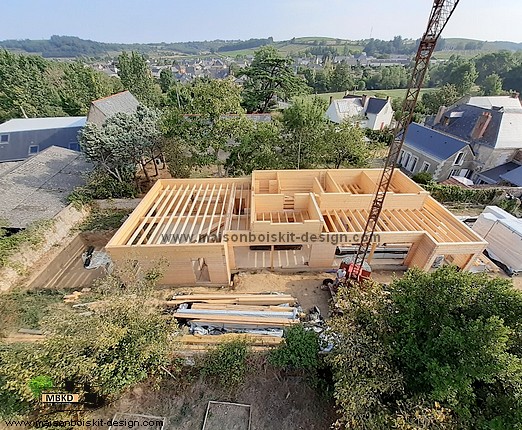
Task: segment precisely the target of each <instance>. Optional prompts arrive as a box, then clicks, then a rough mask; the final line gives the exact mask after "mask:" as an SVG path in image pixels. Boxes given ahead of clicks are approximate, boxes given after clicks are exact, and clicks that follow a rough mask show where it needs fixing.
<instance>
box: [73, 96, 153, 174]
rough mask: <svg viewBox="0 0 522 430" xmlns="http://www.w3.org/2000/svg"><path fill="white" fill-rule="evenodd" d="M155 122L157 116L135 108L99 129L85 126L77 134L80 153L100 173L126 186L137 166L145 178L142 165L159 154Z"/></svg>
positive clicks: (144, 108) (89, 124) (115, 116)
mask: <svg viewBox="0 0 522 430" xmlns="http://www.w3.org/2000/svg"><path fill="white" fill-rule="evenodd" d="M158 120H159V113H158V112H156V111H154V110H151V109H148V108H146V107H144V106H139V107H138V110H137V112H136V113H135V114H125V113H118V114H116V115H114V116H112V117H109V118H108V119H107V120H106V121H105V123H104V124H103V125H102V126H101V127H99V126H98V125H96V124H93V123H87V124H86V125H85V127H84V128H83V129H82V130H81V131H80V133H79V141H80V146H81V149H82V152H83V153H84V154H85V157H86V158H87V159H88V160H90V161H92V162H93V163H94V165H95V166H96V168H97V169H99V170H100V171H102V172H105V173H106V174H107V175H109V176H111V177H112V178H113V179H115V180H116V181H118V182H119V183H129V182H131V181H133V180H135V179H136V174H137V168H138V166H139V165H141V166H142V168H143V170H144V172H145V175H147V172H146V167H145V166H146V163H147V162H148V161H150V160H152V159H153V158H154V157H155V156H156V155H157V153H158V152H159V151H160V145H161V139H160V136H161V135H160V130H159V127H158Z"/></svg>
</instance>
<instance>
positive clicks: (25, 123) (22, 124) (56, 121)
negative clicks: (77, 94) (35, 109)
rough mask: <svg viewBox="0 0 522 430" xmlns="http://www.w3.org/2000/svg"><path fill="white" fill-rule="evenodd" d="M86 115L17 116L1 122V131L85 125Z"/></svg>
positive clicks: (10, 131)
mask: <svg viewBox="0 0 522 430" xmlns="http://www.w3.org/2000/svg"><path fill="white" fill-rule="evenodd" d="M86 119H87V117H85V116H60V117H51V118H17V119H10V120H9V121H7V122H4V123H3V124H0V133H14V132H18V131H34V130H50V129H54V128H69V127H83V126H84V125H85V121H86Z"/></svg>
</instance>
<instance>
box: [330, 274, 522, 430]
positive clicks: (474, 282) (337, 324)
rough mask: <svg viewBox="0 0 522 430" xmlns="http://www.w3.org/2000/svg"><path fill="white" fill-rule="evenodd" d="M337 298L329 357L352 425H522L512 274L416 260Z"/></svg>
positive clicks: (521, 360)
mask: <svg viewBox="0 0 522 430" xmlns="http://www.w3.org/2000/svg"><path fill="white" fill-rule="evenodd" d="M339 303H340V305H341V309H342V310H343V316H340V317H337V318H334V319H333V320H332V322H331V324H330V325H331V328H332V330H333V331H334V332H335V333H336V336H337V340H336V341H335V342H336V347H335V348H334V351H333V354H332V355H331V357H330V361H331V363H332V366H333V370H334V379H335V384H336V388H335V396H336V399H337V403H338V405H339V409H340V413H341V416H342V421H343V422H344V423H346V424H347V427H348V428H362V429H365V428H368V429H370V428H372V429H388V428H405V429H406V428H435V429H443V428H450V429H453V428H455V429H468V428H477V429H515V428H520V426H522V342H521V339H522V326H521V324H520V320H521V318H522V292H520V291H518V290H515V289H514V288H513V286H512V284H511V282H510V281H509V280H505V279H501V278H491V277H487V276H485V275H476V274H472V273H469V272H461V271H459V269H458V268H456V267H453V266H446V267H443V268H441V269H438V270H437V271H435V272H433V273H425V272H422V271H420V270H410V271H408V272H407V273H406V275H405V276H404V277H403V278H401V279H397V280H395V281H393V282H392V284H391V285H390V286H389V287H385V286H382V285H379V284H370V285H367V286H365V287H362V288H361V287H355V288H350V289H345V290H342V291H341V292H340V296H339ZM421 418H422V420H424V424H423V425H419V420H420V419H421ZM413 423H416V424H417V427H411V425H412V424H413Z"/></svg>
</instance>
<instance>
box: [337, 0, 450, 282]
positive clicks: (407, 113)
mask: <svg viewBox="0 0 522 430" xmlns="http://www.w3.org/2000/svg"><path fill="white" fill-rule="evenodd" d="M459 1H460V0H434V2H433V7H432V9H431V14H430V19H429V21H428V28H427V30H426V32H425V33H424V35H423V36H422V39H421V41H420V44H419V49H418V50H417V55H416V57H415V66H414V67H413V72H412V75H411V78H410V82H409V85H408V90H407V92H406V97H405V99H404V101H403V103H402V114H401V117H400V119H399V120H398V121H397V124H396V126H395V129H394V132H393V134H394V139H393V142H392V143H391V145H390V150H389V152H388V157H387V158H386V162H385V163H384V169H383V171H382V174H381V178H380V180H379V185H378V187H377V191H376V193H375V196H374V198H373V202H372V206H371V209H370V213H369V216H368V219H367V220H366V225H365V226H364V233H363V236H362V240H361V243H360V244H359V247H358V249H357V253H356V254H355V257H354V259H353V264H351V265H350V267H349V270H348V273H347V277H348V278H351V279H357V280H359V279H360V277H361V273H362V267H363V263H364V260H365V259H366V254H367V253H368V250H369V248H370V245H371V243H372V240H373V234H374V233H375V228H376V226H377V221H378V220H379V216H380V214H381V211H382V208H383V205H384V199H385V198H386V193H387V191H388V188H389V186H390V183H391V180H392V176H393V171H394V170H395V166H396V164H397V161H398V159H399V154H400V152H401V148H402V145H403V143H404V139H405V137H406V132H407V131H408V127H409V125H410V123H411V121H412V118H413V112H414V110H415V106H416V104H417V99H418V98H419V93H420V90H421V87H422V83H423V82H424V77H425V76H426V72H427V70H428V64H429V61H430V58H431V56H432V54H433V51H434V50H435V46H436V45H437V41H438V40H439V37H440V35H441V33H442V30H443V29H444V27H445V26H446V24H447V22H448V20H449V19H450V17H451V15H452V14H453V11H454V10H455V8H456V7H457V4H458V3H459Z"/></svg>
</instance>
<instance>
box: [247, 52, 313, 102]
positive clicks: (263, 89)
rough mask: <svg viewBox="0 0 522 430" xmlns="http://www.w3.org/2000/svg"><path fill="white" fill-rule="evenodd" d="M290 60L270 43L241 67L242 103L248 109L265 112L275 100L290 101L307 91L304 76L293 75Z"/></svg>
mask: <svg viewBox="0 0 522 430" xmlns="http://www.w3.org/2000/svg"><path fill="white" fill-rule="evenodd" d="M291 63H292V60H291V59H289V58H284V57H283V56H281V54H280V53H279V52H278V51H277V50H276V49H275V48H274V47H273V46H264V47H262V48H260V49H258V50H257V51H256V52H255V53H254V60H253V61H252V64H251V65H250V66H249V67H247V68H246V69H244V70H243V73H244V75H245V76H247V78H248V79H247V81H246V82H245V85H244V90H243V105H244V106H245V108H246V109H247V111H249V112H268V111H269V110H271V109H272V108H273V106H274V103H275V102H276V99H278V100H283V101H286V100H289V99H290V98H291V97H292V96H295V95H299V94H303V93H306V92H307V91H308V90H307V88H308V87H307V86H306V83H305V82H304V80H303V79H301V78H300V77H298V76H296V75H295V73H294V71H293V70H292V67H291Z"/></svg>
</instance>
